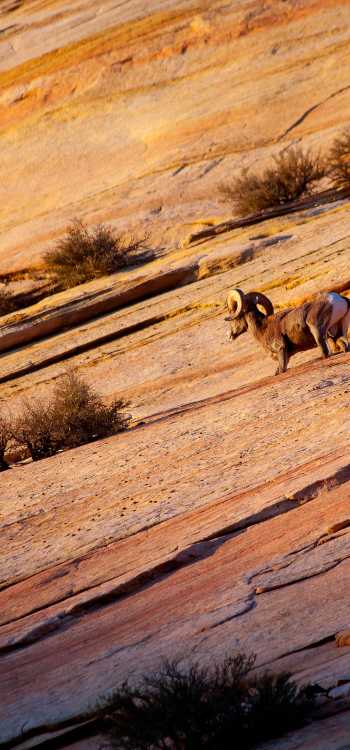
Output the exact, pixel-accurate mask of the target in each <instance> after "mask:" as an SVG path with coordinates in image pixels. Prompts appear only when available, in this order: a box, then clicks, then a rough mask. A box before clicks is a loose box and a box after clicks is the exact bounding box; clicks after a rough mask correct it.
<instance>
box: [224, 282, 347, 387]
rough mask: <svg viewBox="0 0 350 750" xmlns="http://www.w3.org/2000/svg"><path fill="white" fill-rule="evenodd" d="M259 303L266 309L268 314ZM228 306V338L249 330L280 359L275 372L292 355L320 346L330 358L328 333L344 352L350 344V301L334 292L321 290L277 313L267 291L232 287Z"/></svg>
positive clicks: (280, 369) (285, 367)
mask: <svg viewBox="0 0 350 750" xmlns="http://www.w3.org/2000/svg"><path fill="white" fill-rule="evenodd" d="M257 305H260V306H261V307H263V308H264V310H265V313H266V315H264V313H262V312H261V311H260V310H259V309H258V307H257ZM226 307H227V308H228V310H229V312H230V313H231V315H230V317H229V318H225V320H228V321H229V327H228V331H227V336H228V338H229V339H231V340H232V341H234V339H236V338H237V337H238V336H240V335H241V334H242V333H244V332H245V331H249V333H251V335H252V336H253V338H254V339H255V340H256V341H257V342H258V344H260V345H261V346H262V347H263V348H264V349H266V351H268V352H269V354H270V356H271V357H272V358H273V359H277V360H278V368H277V370H276V373H275V374H276V375H278V374H279V373H281V372H285V371H286V369H287V365H288V362H289V359H290V357H292V356H293V354H296V353H297V352H303V351H306V350H307V349H313V348H314V347H316V346H318V347H319V348H320V350H321V353H322V357H323V358H326V357H328V355H329V353H330V351H329V343H328V334H329V335H330V336H331V338H332V341H333V344H336V345H337V346H338V347H339V348H340V349H341V350H342V351H346V350H347V348H348V346H349V342H348V338H347V332H348V327H349V325H350V300H348V299H347V297H341V296H340V294H336V293H335V292H328V293H326V292H325V293H321V294H319V295H318V296H317V297H315V298H314V299H313V300H311V301H310V302H304V304H303V305H299V307H295V308H293V309H292V310H290V309H289V310H280V311H279V312H277V313H274V309H273V305H272V302H270V300H269V299H268V298H267V297H265V295H264V294H261V293H260V292H249V293H248V294H243V292H242V291H241V290H240V289H233V290H231V291H230V292H229V293H228V295H227V298H226Z"/></svg>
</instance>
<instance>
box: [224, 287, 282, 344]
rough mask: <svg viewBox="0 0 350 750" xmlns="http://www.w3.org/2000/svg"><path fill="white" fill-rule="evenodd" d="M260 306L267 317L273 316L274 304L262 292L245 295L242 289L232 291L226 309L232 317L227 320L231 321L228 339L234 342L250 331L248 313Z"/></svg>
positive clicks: (227, 299)
mask: <svg viewBox="0 0 350 750" xmlns="http://www.w3.org/2000/svg"><path fill="white" fill-rule="evenodd" d="M256 305H260V306H261V307H263V308H264V310H265V313H266V315H273V312H274V310H273V304H272V302H270V300H269V299H268V298H267V297H265V295H264V294H261V292H248V294H243V292H242V291H241V290H240V289H231V291H230V292H229V293H228V295H227V297H226V307H227V309H228V311H229V312H230V313H231V315H230V316H229V317H228V318H225V320H227V321H229V327H228V331H227V338H228V339H230V340H231V341H234V340H235V339H236V338H237V337H238V336H240V335H241V334H242V333H244V332H245V331H246V330H247V329H248V323H247V320H246V313H248V312H249V311H253V310H254V306H256Z"/></svg>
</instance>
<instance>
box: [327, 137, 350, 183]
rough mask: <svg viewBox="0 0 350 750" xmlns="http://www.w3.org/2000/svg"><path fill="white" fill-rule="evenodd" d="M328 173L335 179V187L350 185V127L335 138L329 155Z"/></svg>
mask: <svg viewBox="0 0 350 750" xmlns="http://www.w3.org/2000/svg"><path fill="white" fill-rule="evenodd" d="M327 164H328V174H329V176H330V177H332V178H333V180H334V187H348V186H349V185H350V128H345V130H343V132H342V133H341V134H340V135H339V136H338V138H335V139H334V141H333V145H332V148H331V149H330V151H329V153H328V157H327Z"/></svg>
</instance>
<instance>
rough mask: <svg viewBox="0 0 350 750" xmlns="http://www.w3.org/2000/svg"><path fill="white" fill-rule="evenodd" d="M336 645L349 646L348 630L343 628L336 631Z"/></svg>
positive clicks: (349, 636) (349, 634)
mask: <svg viewBox="0 0 350 750" xmlns="http://www.w3.org/2000/svg"><path fill="white" fill-rule="evenodd" d="M335 641H336V644H337V646H339V647H342V646H350V630H344V631H343V632H342V633H337V634H336V636H335Z"/></svg>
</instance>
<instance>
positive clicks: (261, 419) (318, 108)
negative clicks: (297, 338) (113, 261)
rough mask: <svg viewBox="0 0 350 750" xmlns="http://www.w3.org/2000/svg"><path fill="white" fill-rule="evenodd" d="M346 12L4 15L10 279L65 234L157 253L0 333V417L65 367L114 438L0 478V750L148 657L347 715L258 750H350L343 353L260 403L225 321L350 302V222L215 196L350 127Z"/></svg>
mask: <svg viewBox="0 0 350 750" xmlns="http://www.w3.org/2000/svg"><path fill="white" fill-rule="evenodd" d="M347 5H348V4H347V3H343V2H342V3H340V2H333V0H332V2H330V1H329V0H322V2H317V3H315V2H313V0H309V1H308V2H307V3H304V2H299V1H298V0H295V1H294V0H287V2H279V0H273V2H271V3H263V2H260V0H254V1H253V2H249V3H248V2H246V1H244V2H243V3H235V2H232V3H228V4H226V5H225V6H223V5H222V4H221V3H216V2H212V1H211V2H209V1H208V2H204V1H203V2H200V3H199V4H198V3H196V4H195V3H194V2H192V0H190V1H189V2H185V0H183V2H177V3H175V2H174V1H173V0H162V2H161V1H160V0H159V2H154V3H152V7H150V6H149V5H147V4H145V3H139V2H138V0H131V2H128V3H118V4H115V3H110V2H107V0H102V2H99V3H97V2H94V0H92V1H91V2H87V1H85V0H80V2H79V3H70V2H68V3H65V4H63V3H62V2H61V0H55V2H54V3H52V2H46V1H45V2H39V1H38V0H33V2H31V3H28V4H27V3H22V4H20V3H19V4H15V7H12V6H11V4H10V3H7V2H6V3H3V6H2V8H1V11H0V20H1V30H2V31H3V34H2V35H1V36H0V67H1V70H2V72H1V74H0V80H1V82H2V87H3V88H2V94H1V96H2V99H1V106H2V107H3V110H2V118H1V128H2V134H3V139H4V140H3V142H4V143H5V144H6V150H5V158H4V160H3V162H2V167H1V169H2V172H3V180H2V183H1V184H2V187H1V188H0V192H1V191H2V204H1V205H2V211H1V215H0V227H1V231H2V233H3V234H2V239H3V240H4V243H3V246H2V248H1V250H0V266H1V267H0V275H1V274H2V276H5V275H6V274H10V276H11V274H16V273H19V272H24V270H25V269H27V268H30V267H32V266H34V265H36V264H38V263H39V262H40V258H41V256H42V252H43V251H44V250H45V249H46V247H47V244H48V243H49V242H51V240H52V239H53V238H55V237H60V236H61V235H62V232H63V231H64V228H65V225H66V222H67V221H68V219H69V218H70V217H71V215H72V213H73V212H75V213H76V212H78V211H79V214H80V215H81V216H82V215H84V216H85V217H86V219H87V221H88V222H92V221H96V220H103V221H105V220H108V221H109V222H110V223H111V224H112V225H114V226H118V227H119V228H120V229H125V230H126V231H127V232H129V231H130V230H131V228H132V227H134V228H136V229H138V230H144V229H145V228H150V229H151V232H152V235H151V236H152V241H153V243H154V247H155V248H156V256H155V258H154V260H153V261H152V262H151V263H149V264H146V265H144V266H139V267H135V268H128V269H125V270H123V271H122V272H121V273H118V274H115V275H114V276H112V277H109V278H108V279H106V278H104V279H99V280H97V281H93V282H90V283H89V284H86V285H82V286H81V287H78V288H76V289H73V290H69V291H67V292H62V293H60V294H56V295H53V296H52V297H48V298H47V299H45V300H42V301H41V302H39V303H38V304H36V305H34V306H32V307H29V308H26V309H25V310H21V311H19V312H17V313H15V314H12V315H8V316H6V317H4V318H3V319H2V321H1V328H0V352H1V353H0V383H1V385H0V388H1V390H0V406H1V410H2V411H4V413H5V414H9V413H10V414H12V415H13V416H15V415H16V414H17V413H18V411H19V410H20V409H21V403H22V399H23V397H26V398H28V399H36V398H43V399H45V398H48V397H49V394H50V391H51V389H52V387H53V384H54V382H55V381H56V379H57V377H59V375H60V374H61V373H62V372H64V371H65V369H66V368H67V366H73V367H76V368H77V369H78V372H79V373H80V374H82V375H83V376H84V378H85V379H86V381H87V382H88V383H89V384H90V385H92V386H94V387H95V389H96V390H97V391H98V393H100V394H101V396H103V397H104V398H105V399H106V402H109V401H111V400H112V399H113V398H115V397H116V396H123V397H125V398H127V399H129V400H130V406H129V407H128V408H129V410H130V412H131V414H132V422H131V426H130V428H129V429H128V430H127V431H126V432H124V433H120V434H117V435H115V436H112V437H110V438H108V439H104V440H100V441H97V442H93V443H91V444H89V445H87V446H83V447H81V448H77V449H75V450H72V451H69V452H66V453H61V454H58V455H56V456H54V457H52V458H50V459H46V460H44V461H40V462H36V463H30V462H27V463H22V464H16V465H13V466H12V468H11V470H10V471H8V472H4V473H1V495H0V528H1V533H2V555H1V558H0V674H1V685H2V688H3V689H2V691H1V695H0V717H1V718H0V727H1V729H0V743H2V744H4V745H5V746H6V747H10V745H11V746H13V747H15V746H21V747H22V750H29V748H30V747H35V746H38V745H39V743H40V742H41V741H42V742H52V743H54V742H55V743H56V746H58V745H59V743H60V742H62V746H63V744H66V743H67V741H68V739H67V737H68V735H67V732H68V731H71V730H72V738H73V739H74V737H75V735H74V732H73V728H74V727H75V726H76V725H77V724H79V725H80V724H81V725H82V726H84V727H86V722H87V721H88V720H89V716H90V712H91V710H92V707H93V706H94V704H95V702H96V700H97V698H98V697H99V696H100V695H102V694H104V693H106V692H107V691H108V690H111V689H112V688H113V687H114V686H115V685H117V684H118V683H119V682H120V681H121V680H123V679H124V678H125V677H126V676H127V675H129V674H130V675H132V676H137V675H139V674H140V673H141V672H143V671H147V670H148V669H152V668H153V667H154V665H155V664H156V663H157V661H158V660H159V659H160V658H161V657H162V656H163V655H166V656H168V657H173V656H174V657H175V656H179V655H181V657H182V659H183V661H184V662H185V661H186V659H188V658H189V657H191V658H195V659H199V661H200V662H201V663H208V662H210V661H211V660H212V659H218V660H219V659H221V658H222V657H223V656H224V655H225V654H226V653H227V652H230V653H231V652H235V651H237V650H244V651H246V652H247V653H251V652H254V653H255V654H256V655H257V662H256V663H257V667H258V668H268V669H271V670H274V671H279V670H290V671H291V672H292V674H293V677H294V679H296V680H297V681H298V682H299V683H300V684H304V683H305V682H308V681H310V682H315V683H317V684H318V685H320V686H321V687H323V689H324V690H326V691H331V692H332V695H333V701H332V707H331V709H329V707H328V708H327V710H332V711H333V713H335V710H336V708H335V706H336V707H338V709H339V714H338V715H337V716H335V715H334V716H328V717H327V711H326V708H325V709H324V712H323V714H322V716H323V718H321V715H319V716H318V719H319V720H318V721H314V722H313V723H312V724H311V725H310V726H308V727H304V728H303V729H301V730H298V732H294V733H292V734H291V735H288V736H287V737H286V738H284V739H281V740H278V741H275V742H274V743H270V744H268V745H266V746H265V747H266V750H270V748H271V750H272V748H276V750H277V749H278V750H279V749H280V748H281V750H282V748H290V750H294V748H295V749H296V748H297V747H298V748H299V747H300V748H305V750H314V749H315V750H316V748H324V750H326V748H327V749H328V750H340V748H344V747H346V742H347V741H348V739H347V738H348V735H349V720H350V719H349V717H350V711H349V710H345V709H346V707H347V706H348V704H347V703H346V701H347V700H348V698H347V692H346V691H347V688H346V685H347V676H348V675H350V645H349V640H348V633H349V627H350V614H349V586H348V579H349V574H350V526H349V523H350V522H349V519H350V515H349V491H350V464H349V417H350V413H349V410H350V353H344V354H342V353H341V354H340V353H339V354H335V355H334V356H332V357H330V358H329V359H328V360H326V361H322V360H320V359H319V352H318V351H317V350H316V349H314V350H310V351H308V352H304V353H303V354H299V355H297V356H296V357H295V358H294V359H292V361H291V363H290V365H289V368H288V371H287V372H286V373H285V374H284V375H283V376H280V377H278V378H274V377H273V372H274V369H275V364H274V363H273V362H272V361H271V360H270V359H269V357H268V356H267V355H266V354H265V353H264V352H263V350H262V349H259V347H258V346H257V345H256V344H255V343H254V341H253V340H252V339H250V338H249V336H248V334H245V335H244V336H242V337H241V338H239V339H237V341H236V342H235V344H234V345H233V344H232V343H231V342H229V341H228V340H227V338H226V327H227V324H226V323H225V321H224V317H225V309H224V301H225V297H226V294H227V291H228V290H229V289H230V288H232V287H238V288H242V289H243V290H244V291H245V292H247V291H250V290H253V289H255V290H258V291H262V292H264V293H265V294H267V295H268V296H269V297H270V298H271V300H272V302H273V303H274V305H275V308H276V309H281V308H285V307H289V306H293V305H296V304H300V303H301V302H303V301H305V300H307V299H310V298H311V297H312V296H313V295H315V294H317V292H319V291H324V290H333V291H338V292H340V293H342V294H344V295H347V296H349V297H350V270H349V269H350V263H349V261H350V251H349V236H350V229H349V207H350V199H349V196H348V195H345V194H342V195H339V196H336V198H337V199H336V200H335V198H334V196H333V198H331V197H330V196H329V200H328V198H327V200H323V198H322V200H320V201H319V202H317V201H310V202H309V203H307V204H305V205H303V206H300V207H299V208H298V210H295V211H294V210H293V212H291V213H286V214H285V215H274V216H272V215H270V216H269V217H268V218H266V220H264V221H261V222H260V223H259V225H256V224H249V223H246V224H241V225H240V226H238V225H232V224H230V223H229V219H230V218H231V209H230V208H229V207H228V206H227V205H224V204H222V203H220V202H219V200H218V192H217V183H218V182H219V181H220V180H221V179H227V178H228V177H229V175H230V174H231V171H234V170H237V169H239V168H240V166H242V165H248V164H251V163H253V162H255V163H256V164H257V165H261V164H263V163H265V160H266V158H267V157H268V156H269V155H270V154H272V153H276V152H277V151H278V150H279V149H280V148H281V147H282V146H287V145H288V144H290V143H291V142H297V141H299V139H302V143H303V144H304V145H306V146H308V145H311V144H312V145H313V146H314V147H317V146H318V145H321V144H322V147H325V146H326V145H327V144H329V143H330V141H331V139H332V137H333V135H334V134H335V133H336V132H338V131H339V129H340V128H341V126H342V124H343V123H346V122H347V121H348V120H349V117H350V115H349V111H350V110H349V107H350V100H349V86H348V75H347V71H348V69H349V52H348V49H349V47H348V37H349V23H348V7H347ZM63 165H64V166H63ZM327 201H328V202H327ZM19 207H20V215H19V216H18V212H19ZM225 221H226V224H225V226H224V227H221V228H220V226H219V225H220V224H222V223H225ZM205 227H207V229H208V231H201V230H203V229H204V228H205ZM215 228H216V230H217V231H216V230H215ZM209 230H210V231H209ZM223 230H225V231H223ZM215 232H216V233H215ZM11 278H12V277H11ZM16 283H18V284H19V283H21V284H22V283H24V282H23V281H16V279H15V276H13V280H12V281H10V284H16ZM337 691H338V692H337ZM341 701H345V703H341ZM82 731H83V729H82ZM84 731H85V729H84ZM60 733H62V734H60ZM60 737H61V739H60ZM73 739H72V742H73ZM99 742H100V740H99V738H92V737H90V738H86V739H82V740H81V742H79V743H77V742H74V744H73V745H72V750H73V748H74V750H88V749H89V750H90V749H91V750H97V748H98V747H99V744H98V743H99ZM23 743H26V744H23ZM322 743H323V744H322Z"/></svg>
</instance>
